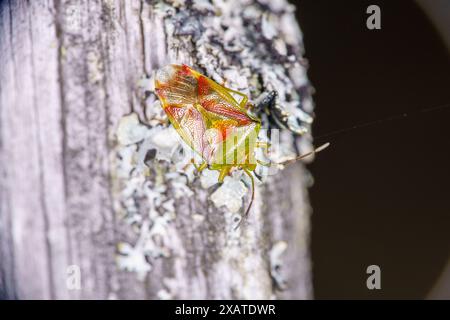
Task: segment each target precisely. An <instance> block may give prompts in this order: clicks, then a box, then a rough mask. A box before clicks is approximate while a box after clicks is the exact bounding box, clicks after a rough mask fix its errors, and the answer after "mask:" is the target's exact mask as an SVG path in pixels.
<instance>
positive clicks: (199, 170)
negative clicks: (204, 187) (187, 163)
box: [191, 159, 208, 173]
mask: <svg viewBox="0 0 450 320" xmlns="http://www.w3.org/2000/svg"><path fill="white" fill-rule="evenodd" d="M191 163H192V164H193V165H194V167H195V169H196V170H197V171H198V172H199V173H200V172H202V171H203V170H204V169H205V168H206V167H207V166H208V163H207V162H206V161H205V162H203V163H202V164H201V165H199V166H198V165H196V164H195V162H194V159H191Z"/></svg>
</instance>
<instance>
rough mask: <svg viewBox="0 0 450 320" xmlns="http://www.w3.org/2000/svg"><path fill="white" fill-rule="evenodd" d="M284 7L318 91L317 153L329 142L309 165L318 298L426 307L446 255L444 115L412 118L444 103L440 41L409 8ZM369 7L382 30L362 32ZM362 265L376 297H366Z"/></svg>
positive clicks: (449, 65) (448, 67)
mask: <svg viewBox="0 0 450 320" xmlns="http://www.w3.org/2000/svg"><path fill="white" fill-rule="evenodd" d="M292 2H293V3H294V4H296V5H297V14H298V18H299V22H300V25H301V28H302V31H303V32H304V41H305V47H306V56H307V58H308V60H309V62H310V68H309V78H310V79H311V82H312V84H313V86H314V87H315V89H316V93H315V95H314V99H315V103H316V116H317V118H316V122H315V124H314V128H313V134H314V136H316V137H318V138H316V140H315V142H316V144H317V145H319V144H320V143H323V142H326V141H330V142H331V143H332V146H331V147H330V148H329V149H327V151H325V152H324V153H323V154H321V155H320V156H318V157H317V158H316V160H315V161H314V163H313V164H311V165H310V166H309V169H310V170H311V171H312V173H313V175H314V178H315V185H314V187H313V188H312V189H311V190H310V195H311V201H312V206H313V208H314V214H313V216H312V223H313V233H312V257H313V263H314V266H313V270H314V287H315V288H314V289H315V297H316V298H318V299H325V298H362V299H373V298H375V299H378V298H387V299H391V298H407V299H408V298H425V297H427V296H428V295H429V293H430V292H431V290H432V288H433V287H434V286H435V285H436V283H437V282H438V280H439V277H440V275H441V273H442V272H443V270H444V267H445V265H446V262H447V260H448V258H449V253H450V232H449V230H450V201H449V200H450V192H449V191H450V188H449V183H450V169H449V164H450V161H449V160H450V151H449V145H450V143H449V140H448V139H449V137H450V135H449V131H448V130H449V125H448V124H449V121H450V108H446V109H440V110H437V111H434V112H432V111H430V112H421V111H420V110H422V109H424V108H430V107H437V106H441V105H445V104H449V103H450V90H449V89H450V60H449V53H448V51H447V49H446V47H445V43H444V41H443V40H442V39H443V38H442V37H440V35H439V33H438V31H437V28H435V26H434V25H433V23H432V20H430V19H429V17H428V16H427V15H426V14H425V13H424V11H423V10H422V9H421V7H419V6H418V5H417V3H416V2H414V1H409V0H408V1H400V0H396V1H392V0H390V1H389V0H388V1H370V2H369V1H361V0H358V1H356V0H355V1H345V2H342V1H331V0H326V1H325V0H302V1H292ZM344 3H345V4H344ZM371 4H376V5H378V6H380V8H381V27H382V28H381V30H368V29H367V28H366V19H367V17H368V16H369V15H368V14H366V9H367V7H368V6H369V5H371ZM446 14H447V16H448V17H449V19H450V12H447V13H446ZM441 31H442V30H441ZM404 112H407V113H410V115H409V116H408V117H406V118H404V119H402V120H395V121H385V122H382V123H381V124H377V125H373V126H369V127H364V128H361V129H356V130H353V131H348V132H345V133H341V134H336V135H334V136H329V137H323V138H320V136H322V135H324V134H327V133H329V132H332V131H334V130H338V129H342V128H346V127H351V126H353V125H355V124H360V123H364V122H370V121H373V120H380V119H384V118H388V117H390V116H394V115H398V114H402V113H404ZM371 264H376V265H379V266H380V267H381V290H368V289H367V287H366V279H367V277H368V275H367V274H366V268H367V266H369V265H371Z"/></svg>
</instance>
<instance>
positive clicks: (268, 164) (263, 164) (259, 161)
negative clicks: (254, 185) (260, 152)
mask: <svg viewBox="0 0 450 320" xmlns="http://www.w3.org/2000/svg"><path fill="white" fill-rule="evenodd" d="M256 162H258V164H260V165H262V166H264V167H270V166H271V164H270V162H264V161H261V160H258V159H256Z"/></svg>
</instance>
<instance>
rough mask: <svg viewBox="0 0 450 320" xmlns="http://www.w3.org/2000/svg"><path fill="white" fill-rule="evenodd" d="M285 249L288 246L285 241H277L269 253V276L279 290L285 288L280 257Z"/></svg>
mask: <svg viewBox="0 0 450 320" xmlns="http://www.w3.org/2000/svg"><path fill="white" fill-rule="evenodd" d="M287 247H288V244H287V242H286V241H278V242H276V243H275V244H274V245H273V246H272V249H271V250H270V252H269V261H270V275H271V277H272V279H273V280H274V281H275V284H276V285H277V286H278V288H279V289H284V288H285V286H286V280H285V279H284V276H283V273H282V266H283V260H282V257H283V254H284V253H285V251H286V249H287Z"/></svg>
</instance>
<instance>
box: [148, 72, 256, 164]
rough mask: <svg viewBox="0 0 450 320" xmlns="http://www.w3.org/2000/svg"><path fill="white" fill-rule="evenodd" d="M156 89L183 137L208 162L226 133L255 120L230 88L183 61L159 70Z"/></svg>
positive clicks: (168, 114) (251, 124)
mask: <svg viewBox="0 0 450 320" xmlns="http://www.w3.org/2000/svg"><path fill="white" fill-rule="evenodd" d="M155 87H156V93H157V95H158V97H159V99H160V100H161V103H162V106H163V108H164V110H165V112H166V114H167V116H168V117H169V120H170V122H171V123H172V124H173V126H174V127H175V129H176V130H177V132H178V133H179V134H180V136H181V137H182V138H183V140H184V141H185V142H186V143H187V144H188V145H189V146H190V147H191V148H192V149H194V150H195V151H196V152H197V153H198V154H200V155H201V156H202V157H203V159H205V160H206V161H207V162H210V161H211V160H212V159H214V157H215V153H216V152H217V150H218V149H219V148H221V145H222V142H223V141H224V140H226V139H227V136H228V135H230V134H233V132H236V131H242V129H243V128H242V127H254V125H255V122H257V120H255V119H252V118H251V117H249V115H248V114H247V111H246V109H245V108H244V107H243V106H241V105H239V103H238V102H237V101H236V99H235V98H234V97H233V94H232V91H231V90H230V89H227V88H225V87H223V86H221V85H219V84H218V83H216V82H214V81H213V80H211V79H209V78H208V77H205V76H204V75H202V74H200V73H198V72H197V71H195V70H193V69H191V68H189V67H188V66H185V65H182V66H180V65H168V66H166V67H164V68H162V69H160V70H158V72H157V74H156V79H155Z"/></svg>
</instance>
